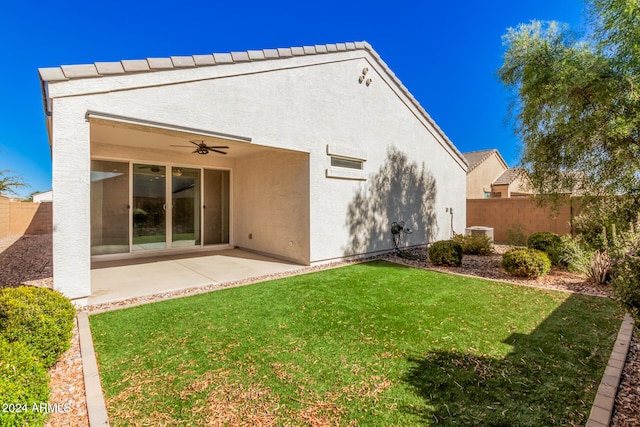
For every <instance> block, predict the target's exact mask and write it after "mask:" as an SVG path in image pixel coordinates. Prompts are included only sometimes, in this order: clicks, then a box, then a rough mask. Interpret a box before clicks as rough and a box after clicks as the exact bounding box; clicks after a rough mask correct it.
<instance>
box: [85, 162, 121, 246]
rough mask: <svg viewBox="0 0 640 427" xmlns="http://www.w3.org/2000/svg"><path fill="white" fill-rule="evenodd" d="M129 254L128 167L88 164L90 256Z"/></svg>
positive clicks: (114, 163)
mask: <svg viewBox="0 0 640 427" xmlns="http://www.w3.org/2000/svg"><path fill="white" fill-rule="evenodd" d="M127 252H129V163H126V162H112V161H105V160H92V161H91V255H104V254H119V253H127Z"/></svg>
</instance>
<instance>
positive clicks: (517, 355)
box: [90, 261, 622, 426]
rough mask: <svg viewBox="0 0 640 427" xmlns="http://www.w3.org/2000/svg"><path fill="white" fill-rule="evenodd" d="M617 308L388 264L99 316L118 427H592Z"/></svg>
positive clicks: (99, 347)
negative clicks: (578, 426) (574, 426)
mask: <svg viewBox="0 0 640 427" xmlns="http://www.w3.org/2000/svg"><path fill="white" fill-rule="evenodd" d="M621 319H622V313H621V312H620V310H619V309H618V308H617V306H616V305H615V304H614V303H613V302H612V301H610V300H607V299H604V298H596V297H587V296H580V295H571V294H567V293H561V292H552V291H544V290H538V289H533V288H528V287H521V286H516V285H509V284H502V283H495V282H490V281H485V280H479V279H472V278H466V277H459V276H454V275H447V274H442V273H437V272H429V271H423V270H419V269H414V268H408V267H402V266H398V265H395V264H391V263H387V262H383V261H376V262H370V263H366V264H358V265H352V266H348V267H343V268H339V269H334V270H327V271H322V272H318V273H312V274H306V275H301V276H295V277H290V278H285V279H280V280H274V281H270V282H264V283H260V284H255V285H250V286H245V287H239V288H233V289H227V290H221V291H216V292H212V293H209V294H203V295H198V296H193V297H188V298H182V299H175V300H170V301H165V302H159V303H155V304H149V305H145V306H140V307H135V308H130V309H125V310H119V311H113V312H108V313H104V314H100V315H94V316H91V318H90V321H91V330H92V333H93V339H94V344H95V349H96V352H97V354H98V362H99V365H100V373H101V377H102V384H103V388H104V391H105V394H106V399H107V406H108V411H109V416H110V421H111V425H113V426H120V425H178V424H180V425H278V426H287V425H291V426H299V425H341V426H342V425H359V426H392V425H396V426H411V425H430V424H436V423H443V424H445V425H447V424H448V425H473V424H477V425H504V426H514V425H518V426H526V425H530V426H545V425H571V424H581V425H584V423H585V421H586V419H587V417H588V415H589V411H590V406H591V403H592V401H593V399H594V397H595V392H596V389H597V387H598V384H599V382H600V378H601V376H602V373H603V372H604V368H605V366H606V363H607V360H608V357H609V354H610V351H611V349H612V347H613V343H614V341H615V337H616V334H617V330H618V328H619V326H620V322H621Z"/></svg>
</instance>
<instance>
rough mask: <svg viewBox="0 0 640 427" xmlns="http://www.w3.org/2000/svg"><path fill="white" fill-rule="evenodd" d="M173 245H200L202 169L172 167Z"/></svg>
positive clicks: (173, 246)
mask: <svg viewBox="0 0 640 427" xmlns="http://www.w3.org/2000/svg"><path fill="white" fill-rule="evenodd" d="M171 199H172V200H171V207H172V209H171V247H172V248H181V247H186V246H200V169H192V168H180V167H173V168H171Z"/></svg>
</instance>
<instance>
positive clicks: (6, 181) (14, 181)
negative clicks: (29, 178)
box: [0, 170, 27, 194]
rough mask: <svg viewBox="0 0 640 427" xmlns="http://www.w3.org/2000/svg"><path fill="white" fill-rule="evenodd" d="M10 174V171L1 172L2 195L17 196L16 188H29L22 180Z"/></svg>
mask: <svg viewBox="0 0 640 427" xmlns="http://www.w3.org/2000/svg"><path fill="white" fill-rule="evenodd" d="M9 173H11V171H10V170H1V171H0V194H16V192H15V189H16V188H20V187H26V186H27V184H25V183H24V181H23V179H22V178H20V177H18V176H15V175H8V174H9Z"/></svg>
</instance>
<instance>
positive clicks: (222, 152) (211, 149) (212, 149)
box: [209, 147, 227, 154]
mask: <svg viewBox="0 0 640 427" xmlns="http://www.w3.org/2000/svg"><path fill="white" fill-rule="evenodd" d="M209 150H210V151H215V152H216V153H220V154H227V153H225V152H224V151H220V150H216V149H214V148H210V147H209Z"/></svg>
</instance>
